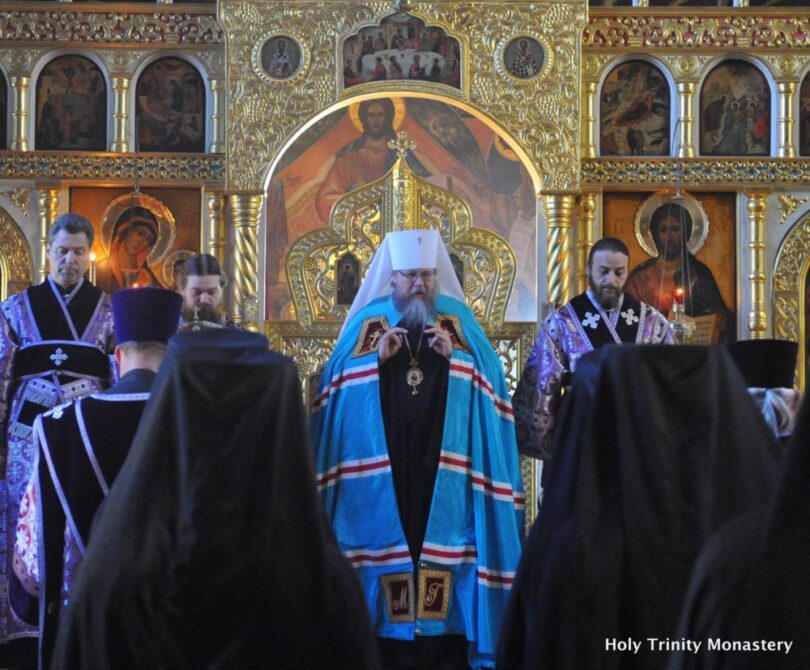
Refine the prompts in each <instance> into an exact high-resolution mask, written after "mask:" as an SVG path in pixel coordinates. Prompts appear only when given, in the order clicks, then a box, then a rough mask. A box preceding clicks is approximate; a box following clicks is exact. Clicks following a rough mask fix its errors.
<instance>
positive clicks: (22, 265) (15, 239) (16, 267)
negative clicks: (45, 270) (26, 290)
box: [0, 209, 33, 286]
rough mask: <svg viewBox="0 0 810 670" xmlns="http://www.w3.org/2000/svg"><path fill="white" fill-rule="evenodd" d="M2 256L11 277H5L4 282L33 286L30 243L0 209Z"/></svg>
mask: <svg viewBox="0 0 810 670" xmlns="http://www.w3.org/2000/svg"><path fill="white" fill-rule="evenodd" d="M0 255H2V256H4V257H5V260H6V262H7V263H8V273H9V276H8V277H3V281H5V282H8V283H14V284H17V285H19V286H24V285H26V284H31V282H32V281H33V270H32V265H31V252H30V250H29V249H28V243H27V242H26V240H25V235H23V232H22V230H20V227H19V226H18V225H17V224H16V223H15V222H14V219H13V218H12V217H11V215H10V214H9V213H8V212H6V211H5V210H3V209H0Z"/></svg>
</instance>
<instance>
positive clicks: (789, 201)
mask: <svg viewBox="0 0 810 670" xmlns="http://www.w3.org/2000/svg"><path fill="white" fill-rule="evenodd" d="M778 199H779V223H784V222H785V221H786V220H787V218H788V217H789V216H790V215H791V214H793V212H795V211H796V209H797V208H798V207H799V206H800V205H803V204H804V203H806V202H807V198H794V197H793V196H792V195H780V196H779V198H778Z"/></svg>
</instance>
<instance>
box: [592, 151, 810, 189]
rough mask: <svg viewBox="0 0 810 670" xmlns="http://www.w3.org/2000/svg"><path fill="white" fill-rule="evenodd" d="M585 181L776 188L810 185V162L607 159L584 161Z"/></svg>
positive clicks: (599, 183)
mask: <svg viewBox="0 0 810 670" xmlns="http://www.w3.org/2000/svg"><path fill="white" fill-rule="evenodd" d="M581 169H582V174H581V177H580V179H581V181H582V182H583V184H585V185H587V186H596V185H606V184H615V185H621V184H628V183H633V184H643V185H645V186H647V185H649V186H655V187H659V188H665V187H668V186H671V185H672V184H673V183H675V182H678V181H680V182H681V183H683V185H684V186H689V185H690V184H704V185H705V184H718V185H723V186H731V185H735V184H736V185H742V186H749V187H756V186H761V187H766V188H769V187H772V186H773V185H774V184H802V185H805V184H806V183H807V174H808V171H810V160H807V159H798V158H795V159H773V158H748V159H739V158H729V159H706V158H703V159H695V160H672V159H644V160H638V159H632V158H626V159H605V158H586V159H583V160H582V161H581Z"/></svg>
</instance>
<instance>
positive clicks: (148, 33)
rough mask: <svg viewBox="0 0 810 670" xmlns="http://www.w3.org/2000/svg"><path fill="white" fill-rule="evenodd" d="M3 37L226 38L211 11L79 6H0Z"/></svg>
mask: <svg viewBox="0 0 810 670" xmlns="http://www.w3.org/2000/svg"><path fill="white" fill-rule="evenodd" d="M0 30H2V39H3V41H4V42H6V43H13V42H26V43H28V42H48V43H54V42H56V43H59V42H71V43H80V44H88V43H90V44H105V43H106V44H127V43H134V44H155V45H163V44H187V45H193V46H202V45H216V44H224V42H225V35H224V33H223V31H222V28H221V27H220V25H219V24H218V23H217V20H216V16H215V15H214V13H213V11H211V10H207V11H206V12H204V13H196V12H189V11H187V10H183V11H180V12H177V11H172V9H171V8H170V7H166V8H161V10H160V11H155V10H154V9H150V10H148V11H144V12H136V11H126V12H98V11H86V12H83V11H80V10H78V11H77V10H72V9H71V10H70V11H63V10H56V9H52V8H48V9H47V10H41V11H21V10H14V9H9V10H6V11H0Z"/></svg>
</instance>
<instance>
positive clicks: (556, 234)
mask: <svg viewBox="0 0 810 670" xmlns="http://www.w3.org/2000/svg"><path fill="white" fill-rule="evenodd" d="M575 204H576V201H575V198H574V195H573V194H570V193H560V194H553V195H547V196H544V198H543V205H544V208H545V211H546V254H547V257H548V260H547V265H548V269H547V271H546V275H547V278H548V302H549V303H551V304H552V305H553V306H554V307H560V306H561V305H563V304H565V303H566V302H568V301H569V300H570V299H571V298H572V297H573V294H572V292H571V281H572V277H571V271H570V257H571V254H570V248H571V229H572V228H573V225H574V206H575Z"/></svg>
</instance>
